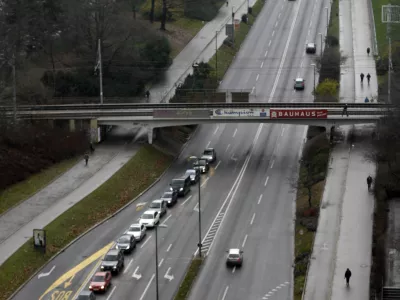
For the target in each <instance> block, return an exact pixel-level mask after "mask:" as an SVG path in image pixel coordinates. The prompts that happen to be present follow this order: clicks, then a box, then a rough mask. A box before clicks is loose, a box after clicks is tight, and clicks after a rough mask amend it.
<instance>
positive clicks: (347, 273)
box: [344, 268, 351, 286]
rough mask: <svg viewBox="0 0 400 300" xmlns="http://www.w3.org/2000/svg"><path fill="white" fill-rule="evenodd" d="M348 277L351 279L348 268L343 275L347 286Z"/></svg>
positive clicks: (348, 283)
mask: <svg viewBox="0 0 400 300" xmlns="http://www.w3.org/2000/svg"><path fill="white" fill-rule="evenodd" d="M350 277H351V271H350V269H349V268H347V270H346V272H345V273H344V278H346V284H347V286H349V285H350Z"/></svg>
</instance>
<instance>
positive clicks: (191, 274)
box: [174, 257, 203, 300]
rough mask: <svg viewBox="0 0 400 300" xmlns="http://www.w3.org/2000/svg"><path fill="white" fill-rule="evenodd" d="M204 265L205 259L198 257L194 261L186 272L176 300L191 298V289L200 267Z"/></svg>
mask: <svg viewBox="0 0 400 300" xmlns="http://www.w3.org/2000/svg"><path fill="white" fill-rule="evenodd" d="M202 264H203V258H199V257H196V258H194V259H192V262H191V263H190V266H189V268H188V270H187V272H186V275H185V278H183V281H182V283H181V285H180V287H179V290H178V293H177V294H176V296H175V298H174V300H185V299H186V298H187V297H188V296H189V292H190V289H191V288H192V285H193V283H194V281H195V279H196V277H197V274H198V273H199V271H200V267H201V265H202Z"/></svg>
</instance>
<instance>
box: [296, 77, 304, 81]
mask: <svg viewBox="0 0 400 300" xmlns="http://www.w3.org/2000/svg"><path fill="white" fill-rule="evenodd" d="M303 80H304V79H303V78H296V81H303Z"/></svg>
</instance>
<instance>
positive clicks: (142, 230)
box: [125, 224, 146, 241]
mask: <svg viewBox="0 0 400 300" xmlns="http://www.w3.org/2000/svg"><path fill="white" fill-rule="evenodd" d="M125 234H129V235H133V237H134V238H135V240H137V241H141V240H142V239H143V238H144V237H145V236H146V226H144V225H142V224H132V225H131V226H129V229H128V230H127V231H125Z"/></svg>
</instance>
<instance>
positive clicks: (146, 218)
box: [142, 214, 153, 220]
mask: <svg viewBox="0 0 400 300" xmlns="http://www.w3.org/2000/svg"><path fill="white" fill-rule="evenodd" d="M142 219H144V220H151V219H153V215H152V214H144V215H143V216H142Z"/></svg>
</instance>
